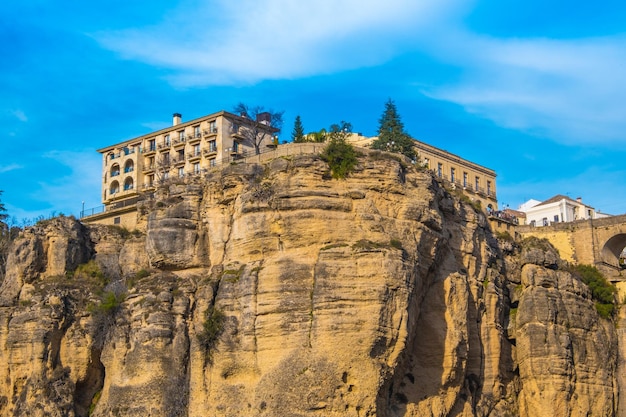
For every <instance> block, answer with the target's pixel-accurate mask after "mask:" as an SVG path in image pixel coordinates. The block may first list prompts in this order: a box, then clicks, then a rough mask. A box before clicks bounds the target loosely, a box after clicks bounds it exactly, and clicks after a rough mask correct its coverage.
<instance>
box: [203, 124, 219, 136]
mask: <svg viewBox="0 0 626 417" xmlns="http://www.w3.org/2000/svg"><path fill="white" fill-rule="evenodd" d="M202 134H203V135H204V137H208V136H215V135H217V126H213V127H209V128H208V129H204V130H203V131H202Z"/></svg>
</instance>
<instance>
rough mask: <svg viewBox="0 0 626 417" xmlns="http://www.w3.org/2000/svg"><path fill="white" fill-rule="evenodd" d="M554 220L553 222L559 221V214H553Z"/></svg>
mask: <svg viewBox="0 0 626 417" xmlns="http://www.w3.org/2000/svg"><path fill="white" fill-rule="evenodd" d="M554 222H555V223H558V222H559V215H558V214H555V215H554Z"/></svg>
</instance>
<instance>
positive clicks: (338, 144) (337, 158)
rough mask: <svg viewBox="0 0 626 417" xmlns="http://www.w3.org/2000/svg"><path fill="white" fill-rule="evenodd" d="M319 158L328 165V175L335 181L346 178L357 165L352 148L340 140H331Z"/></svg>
mask: <svg viewBox="0 0 626 417" xmlns="http://www.w3.org/2000/svg"><path fill="white" fill-rule="evenodd" d="M321 157H322V159H323V160H324V161H326V162H327V163H328V166H329V167H330V173H331V175H332V177H333V178H335V179H343V178H346V177H347V176H348V174H350V173H351V172H352V171H353V170H354V168H355V167H356V165H357V163H358V160H357V155H356V151H355V150H354V146H352V145H350V144H349V143H348V142H346V141H345V140H341V139H336V140H332V141H331V142H330V143H329V144H328V145H327V146H326V148H325V149H324V152H322V155H321Z"/></svg>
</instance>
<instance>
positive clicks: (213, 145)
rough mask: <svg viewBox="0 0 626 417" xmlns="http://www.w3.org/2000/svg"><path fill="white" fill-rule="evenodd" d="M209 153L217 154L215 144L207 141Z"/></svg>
mask: <svg viewBox="0 0 626 417" xmlns="http://www.w3.org/2000/svg"><path fill="white" fill-rule="evenodd" d="M209 152H217V143H216V142H215V141H214V140H210V141H209Z"/></svg>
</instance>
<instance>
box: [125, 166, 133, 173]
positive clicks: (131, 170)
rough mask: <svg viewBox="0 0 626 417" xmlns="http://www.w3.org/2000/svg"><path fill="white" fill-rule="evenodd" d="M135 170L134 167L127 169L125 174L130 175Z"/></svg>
mask: <svg viewBox="0 0 626 417" xmlns="http://www.w3.org/2000/svg"><path fill="white" fill-rule="evenodd" d="M134 170H135V168H134V167H126V168H124V174H128V173H129V172H133V171H134Z"/></svg>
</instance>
